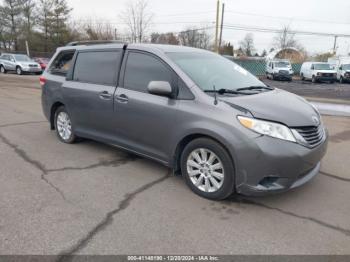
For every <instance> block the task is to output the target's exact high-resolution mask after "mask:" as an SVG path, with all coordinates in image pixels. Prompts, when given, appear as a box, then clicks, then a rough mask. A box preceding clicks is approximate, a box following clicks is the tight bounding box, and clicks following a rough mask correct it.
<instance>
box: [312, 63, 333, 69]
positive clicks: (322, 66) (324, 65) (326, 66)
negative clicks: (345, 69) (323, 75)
mask: <svg viewBox="0 0 350 262" xmlns="http://www.w3.org/2000/svg"><path fill="white" fill-rule="evenodd" d="M314 68H315V69H316V70H332V68H331V66H330V64H314Z"/></svg>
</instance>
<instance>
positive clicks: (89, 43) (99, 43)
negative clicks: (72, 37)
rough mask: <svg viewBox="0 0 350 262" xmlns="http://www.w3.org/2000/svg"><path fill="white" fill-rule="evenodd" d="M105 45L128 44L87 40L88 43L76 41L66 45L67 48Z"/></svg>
mask: <svg viewBox="0 0 350 262" xmlns="http://www.w3.org/2000/svg"><path fill="white" fill-rule="evenodd" d="M103 44H126V43H125V42H124V41H118V40H87V41H74V42H70V43H68V44H66V46H77V45H103Z"/></svg>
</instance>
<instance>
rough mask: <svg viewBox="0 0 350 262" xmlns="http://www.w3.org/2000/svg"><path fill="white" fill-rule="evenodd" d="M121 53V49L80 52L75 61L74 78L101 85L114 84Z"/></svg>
mask: <svg viewBox="0 0 350 262" xmlns="http://www.w3.org/2000/svg"><path fill="white" fill-rule="evenodd" d="M121 53H122V52H121V50H113V51H89V52H81V53H79V54H78V56H77V59H76V62H75V68H74V76H73V80H74V81H79V82H84V83H93V84H100V85H114V84H115V82H116V74H117V72H118V68H119V65H120V59H121Z"/></svg>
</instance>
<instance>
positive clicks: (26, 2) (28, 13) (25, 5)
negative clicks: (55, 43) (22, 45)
mask: <svg viewBox="0 0 350 262" xmlns="http://www.w3.org/2000/svg"><path fill="white" fill-rule="evenodd" d="M35 4H36V3H35V1H34V0H22V11H23V16H24V23H23V25H24V31H25V34H26V38H27V39H29V38H30V36H31V33H32V30H33V26H34V25H35V20H36V19H35V16H36V10H35Z"/></svg>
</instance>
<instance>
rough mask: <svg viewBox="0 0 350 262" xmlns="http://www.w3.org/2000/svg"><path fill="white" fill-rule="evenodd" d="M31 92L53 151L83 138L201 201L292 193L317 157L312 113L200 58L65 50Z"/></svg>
mask: <svg viewBox="0 0 350 262" xmlns="http://www.w3.org/2000/svg"><path fill="white" fill-rule="evenodd" d="M40 83H41V85H42V106H43V111H44V114H45V116H46V117H47V119H48V121H49V122H50V127H51V129H53V130H56V133H57V136H58V138H59V139H60V140H61V141H62V142H64V143H73V142H75V141H76V140H77V138H79V137H83V138H89V139H94V140H97V141H100V142H103V143H107V144H111V145H113V146H116V147H119V148H122V149H125V150H128V151H130V152H133V153H136V154H139V155H141V156H144V157H147V158H151V159H153V160H156V161H159V162H160V163H162V164H164V165H166V166H168V167H170V168H172V169H173V170H174V173H175V174H182V176H183V177H184V179H185V181H186V183H187V184H188V186H189V187H190V188H191V189H192V190H193V191H194V192H195V193H196V194H198V195H200V196H203V197H206V198H209V199H224V198H227V197H228V196H230V195H231V194H232V193H239V194H245V195H265V194H269V193H276V192H283V191H287V190H289V189H291V188H295V187H298V186H300V185H302V184H304V183H306V182H307V181H309V180H310V179H312V178H313V177H314V176H315V175H317V174H318V172H319V170H320V161H321V159H322V157H323V156H324V154H325V153H326V149H327V131H326V130H325V128H324V126H323V123H322V119H321V116H320V114H319V112H318V111H317V109H316V108H314V107H313V106H312V105H311V104H309V103H308V102H307V101H306V100H305V99H303V98H301V97H299V96H296V95H294V94H291V93H288V92H285V91H283V90H279V89H277V88H273V87H269V86H267V85H265V84H264V83H263V82H261V81H260V80H258V79H257V78H256V77H255V76H253V75H251V74H250V73H249V72H247V71H246V70H245V69H243V68H241V67H240V66H238V65H237V64H235V63H233V62H232V61H229V60H227V59H226V58H223V57H222V56H219V55H217V54H215V53H212V52H209V51H204V50H199V49H195V48H188V47H181V46H168V45H150V44H130V45H124V44H107V45H92V46H88V45H81V46H67V47H62V48H59V49H58V50H57V52H56V54H55V56H54V57H53V59H52V61H51V62H50V63H49V65H48V68H47V69H46V71H45V72H44V74H43V76H42V77H41V78H40Z"/></svg>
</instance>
